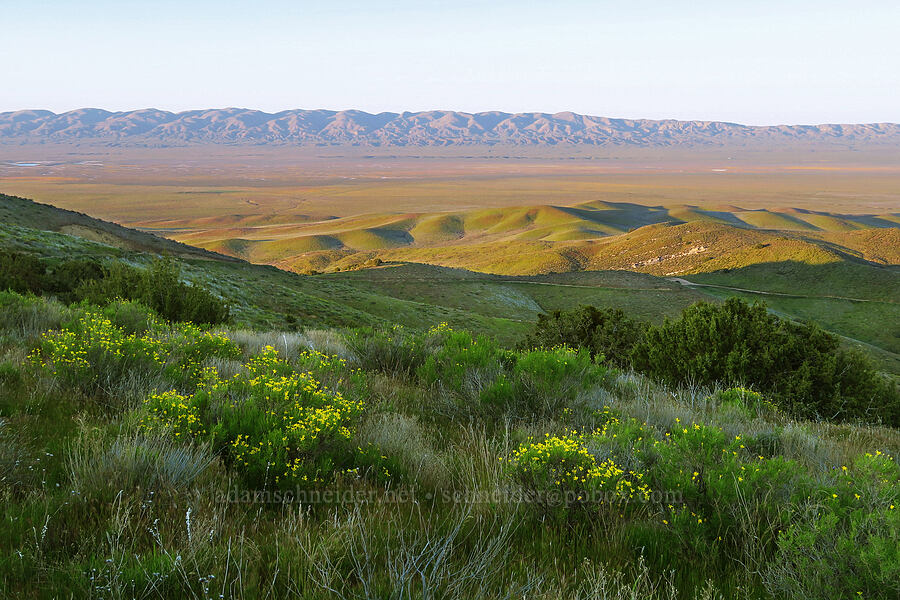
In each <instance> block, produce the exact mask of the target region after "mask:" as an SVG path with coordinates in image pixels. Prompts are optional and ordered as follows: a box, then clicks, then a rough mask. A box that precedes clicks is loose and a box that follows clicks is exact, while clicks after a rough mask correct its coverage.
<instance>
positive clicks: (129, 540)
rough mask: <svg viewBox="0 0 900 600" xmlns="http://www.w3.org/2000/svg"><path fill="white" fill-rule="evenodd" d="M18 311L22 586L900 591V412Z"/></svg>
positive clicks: (610, 373)
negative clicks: (788, 403) (889, 420)
mask: <svg viewBox="0 0 900 600" xmlns="http://www.w3.org/2000/svg"><path fill="white" fill-rule="evenodd" d="M0 307H2V310H0V349H2V350H0V351H2V357H0V494H2V496H3V507H4V508H3V518H2V521H0V545H2V549H0V595H2V596H4V597H12V598H45V597H46V598H57V597H79V598H80V597H96V598H126V597H127V598H137V597H141V598H211V597H219V598H258V597H269V598H277V597H291V596H293V597H305V598H317V597H322V598H325V597H329V598H330V597H339V598H341V597H342V598H407V597H430V598H498V597H509V598H520V597H523V596H525V597H534V598H676V597H677V598H695V597H698V598H768V597H784V598H848V597H864V598H894V597H896V595H897V594H898V593H900V587H898V583H897V582H898V581H900V554H898V548H900V511H898V508H897V507H898V504H900V485H898V481H900V468H898V465H897V463H896V461H895V460H894V458H893V457H894V456H896V455H897V453H898V451H900V435H898V434H897V430H896V429H892V428H889V427H883V426H874V425H854V424H831V423H828V422H825V421H803V420H796V418H795V417H792V416H790V415H789V414H787V413H786V412H785V411H784V410H782V409H780V408H778V407H777V406H776V405H775V404H774V403H773V402H771V401H770V398H769V397H767V396H765V395H761V394H759V393H757V392H754V391H751V390H749V389H744V388H729V387H727V386H726V387H719V388H716V387H698V386H694V387H691V386H680V387H677V386H676V387H673V386H668V387H667V386H664V385H663V384H658V383H654V382H653V381H652V380H650V379H648V378H646V377H645V376H642V375H639V374H636V373H634V372H633V371H631V370H629V369H628V368H627V367H623V366H619V367H615V366H613V365H612V364H611V363H609V362H608V361H604V360H602V359H599V360H598V359H597V353H594V357H593V358H592V353H591V352H590V351H588V350H578V349H570V348H567V347H554V348H546V349H541V348H537V349H533V348H531V349H529V348H523V349H522V350H519V351H512V350H507V349H505V348H503V347H502V346H500V345H499V344H497V343H496V342H495V341H493V340H492V339H491V338H489V337H486V336H473V335H472V334H470V333H467V332H465V331H458V330H454V329H452V328H451V327H449V326H447V325H446V324H440V325H436V326H435V327H433V328H431V329H430V330H428V331H423V332H417V331H414V330H406V329H404V328H402V327H372V328H368V329H355V330H344V331H338V330H316V329H313V330H306V331H303V332H296V331H293V332H267V333H262V332H253V331H249V330H243V329H235V328H230V329H204V328H201V327H197V326H196V325H191V324H185V323H173V322H169V321H166V320H165V319H163V318H161V317H160V316H159V315H158V314H157V313H156V312H155V311H153V310H152V309H149V308H146V307H145V306H143V305H142V304H140V303H137V302H134V301H128V300H124V301H114V302H111V303H109V304H107V305H106V306H103V307H101V306H98V305H89V304H80V305H71V306H66V305H64V304H60V303H58V302H56V301H53V300H49V299H43V298H37V297H33V296H22V295H19V294H15V293H4V294H2V295H0Z"/></svg>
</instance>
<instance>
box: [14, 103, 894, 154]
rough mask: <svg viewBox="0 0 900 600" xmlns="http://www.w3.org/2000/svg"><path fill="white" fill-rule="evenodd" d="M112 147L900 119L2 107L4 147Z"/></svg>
mask: <svg viewBox="0 0 900 600" xmlns="http://www.w3.org/2000/svg"><path fill="white" fill-rule="evenodd" d="M42 142H62V143H67V142H99V143H106V144H112V145H136V146H159V145H163V146H165V145H194V144H285V145H297V146H315V145H326V146H328V145H348V144H349V145H362V146H461V145H462V146H464V145H521V146H524V145H548V146H552V145H567V144H570V145H592V146H647V147H665V146H678V145H686V146H727V145H737V146H744V145H757V144H760V145H767V144H780V145H784V144H787V145H791V144H811V145H832V146H840V147H847V146H853V145H858V144H865V145H879V146H896V147H898V148H900V124H897V123H870V124H828V125H774V126H751V125H740V124H736V123H726V122H721V121H677V120H658V121H657V120H648V119H611V118H607V117H597V116H588V115H580V114H576V113H572V112H560V113H555V114H549V113H539V112H530V113H515V114H514V113H505V112H496V111H494V112H481V113H465V112H456V111H441V110H435V111H424V112H404V113H391V112H384V113H378V114H370V113H366V112H363V111H358V110H344V111H332V110H286V111H281V112H277V113H266V112H262V111H258V110H249V109H239V108H226V109H212V110H191V111H185V112H179V113H172V112H167V111H162V110H156V109H143V110H134V111H126V112H110V111H106V110H101V109H96V108H83V109H79V110H73V111H70V112H66V113H61V114H56V113H53V112H50V111H46V110H21V111H15V112H5V113H0V143H5V144H10V143H12V144H21V143H42Z"/></svg>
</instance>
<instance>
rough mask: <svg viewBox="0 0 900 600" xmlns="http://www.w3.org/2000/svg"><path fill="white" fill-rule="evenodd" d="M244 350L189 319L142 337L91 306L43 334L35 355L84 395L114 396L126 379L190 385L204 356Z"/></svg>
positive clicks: (37, 361) (230, 354)
mask: <svg viewBox="0 0 900 600" xmlns="http://www.w3.org/2000/svg"><path fill="white" fill-rule="evenodd" d="M113 313H114V314H117V313H116V312H115V310H113ZM240 354H241V352H240V349H239V348H238V347H237V346H236V345H235V344H234V343H233V342H231V340H229V339H228V338H227V337H225V336H223V335H221V334H217V333H212V332H209V331H203V330H202V329H200V328H199V327H197V326H196V325H192V324H190V323H176V324H172V325H168V324H160V325H159V326H157V327H154V328H153V329H152V330H151V331H148V332H146V333H144V334H143V335H140V336H139V335H137V334H136V333H126V331H125V329H123V328H122V327H118V326H116V325H115V324H114V323H113V322H112V320H110V319H109V318H108V317H106V316H105V315H104V314H103V312H100V311H95V310H93V309H90V308H88V309H84V310H81V311H78V314H77V316H76V318H75V319H73V320H72V321H71V322H70V323H67V324H66V325H64V326H63V327H62V328H61V329H58V330H51V331H48V332H46V333H44V334H43V335H42V336H41V339H40V343H39V345H38V347H37V348H35V349H34V351H33V352H32V353H31V359H32V361H33V362H34V364H36V365H38V366H40V367H41V368H42V369H44V370H45V371H46V372H47V373H48V374H50V375H52V376H53V377H54V378H56V379H58V380H60V381H62V382H64V383H65V384H66V385H68V386H71V387H75V388H78V389H79V390H81V391H82V392H83V393H85V394H88V395H90V394H103V395H105V396H107V397H114V396H116V395H117V392H120V391H121V388H119V387H118V386H117V384H118V383H120V382H122V381H129V380H130V381H131V382H133V381H135V380H137V381H139V382H144V384H145V385H148V382H153V383H154V384H156V385H163V384H165V383H170V384H172V385H178V386H185V385H190V384H191V383H192V382H194V381H196V380H197V379H198V378H199V377H200V375H201V372H202V370H203V364H202V363H203V361H204V360H208V359H210V358H221V359H234V358H238V357H239V356H240Z"/></svg>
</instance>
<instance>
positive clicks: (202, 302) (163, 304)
mask: <svg viewBox="0 0 900 600" xmlns="http://www.w3.org/2000/svg"><path fill="white" fill-rule="evenodd" d="M77 293H78V295H79V296H80V297H81V298H83V299H86V300H88V301H89V302H92V303H94V304H100V305H105V304H108V303H109V302H111V301H113V300H116V299H124V300H137V301H139V302H141V303H142V304H145V305H146V306H149V307H150V308H152V309H153V310H154V311H156V312H157V313H158V314H159V315H160V316H161V317H163V318H164V319H167V320H169V321H190V322H193V323H198V324H205V325H215V324H218V323H224V322H226V321H228V319H229V316H230V315H229V309H228V306H227V305H226V304H225V303H224V302H223V301H222V300H221V299H219V298H217V297H216V296H214V295H213V294H212V293H211V292H209V291H208V290H207V289H205V288H203V287H201V286H199V285H190V284H187V283H185V282H184V281H182V279H181V270H180V269H179V267H178V265H177V264H176V263H175V262H173V261H171V260H157V261H156V262H154V263H153V264H152V265H151V266H150V267H149V268H147V269H138V268H135V267H131V266H128V265H126V264H124V263H121V262H116V263H112V264H111V265H109V266H108V267H107V268H106V270H105V272H104V276H103V278H102V279H96V280H90V281H86V282H85V283H84V284H83V285H82V286H80V287H79V289H78V291H77Z"/></svg>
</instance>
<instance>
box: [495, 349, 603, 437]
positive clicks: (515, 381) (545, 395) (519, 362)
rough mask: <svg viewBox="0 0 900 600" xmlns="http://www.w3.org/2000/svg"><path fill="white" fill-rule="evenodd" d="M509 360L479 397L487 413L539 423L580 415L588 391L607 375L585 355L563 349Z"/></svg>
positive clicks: (514, 357) (539, 351) (585, 405)
mask: <svg viewBox="0 0 900 600" xmlns="http://www.w3.org/2000/svg"><path fill="white" fill-rule="evenodd" d="M512 359H513V364H512V366H511V368H507V370H506V372H505V373H504V374H503V375H501V376H500V377H499V378H498V379H497V380H496V381H495V382H494V384H492V385H491V386H490V387H489V388H487V389H486V390H484V391H483V392H482V394H481V402H482V404H483V405H484V406H485V408H487V409H488V412H489V413H493V414H502V415H511V416H515V417H519V418H522V417H532V418H538V419H540V418H560V417H561V416H563V415H564V414H565V413H566V411H572V410H576V411H580V412H583V411H584V410H586V409H587V408H588V402H587V400H588V399H589V396H590V392H591V390H593V389H594V388H596V386H598V385H600V384H601V383H603V382H604V381H605V379H606V376H607V374H608V370H607V369H606V368H605V367H603V366H602V365H598V364H596V363H594V362H593V361H592V360H591V357H590V355H589V354H588V352H587V351H583V350H572V349H570V348H565V347H560V348H553V349H551V350H531V351H529V352H520V353H516V354H514V355H513V357H512Z"/></svg>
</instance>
